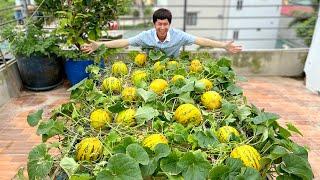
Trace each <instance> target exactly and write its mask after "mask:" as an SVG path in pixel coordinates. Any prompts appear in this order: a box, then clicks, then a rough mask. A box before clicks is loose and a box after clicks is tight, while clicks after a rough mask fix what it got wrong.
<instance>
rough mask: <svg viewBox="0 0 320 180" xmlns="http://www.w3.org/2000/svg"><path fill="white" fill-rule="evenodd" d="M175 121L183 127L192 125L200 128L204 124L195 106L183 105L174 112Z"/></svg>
mask: <svg viewBox="0 0 320 180" xmlns="http://www.w3.org/2000/svg"><path fill="white" fill-rule="evenodd" d="M174 119H175V120H176V121H177V122H179V123H181V124H183V125H187V124H190V123H191V124H194V125H196V126H198V125H199V124H200V123H201V122H202V115H201V111H200V110H199V109H198V108H197V107H196V106H194V105H193V104H182V105H180V106H179V107H178V108H177V109H176V111H175V112H174Z"/></svg>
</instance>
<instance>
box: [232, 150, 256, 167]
mask: <svg viewBox="0 0 320 180" xmlns="http://www.w3.org/2000/svg"><path fill="white" fill-rule="evenodd" d="M230 157H232V158H238V159H241V161H242V162H243V164H244V165H245V166H247V167H252V168H255V169H257V170H260V169H261V165H260V159H261V156H260V153H259V152H258V151H257V150H256V149H255V148H254V147H252V146H250V145H242V146H238V147H236V148H234V149H233V150H232V152H231V154H230Z"/></svg>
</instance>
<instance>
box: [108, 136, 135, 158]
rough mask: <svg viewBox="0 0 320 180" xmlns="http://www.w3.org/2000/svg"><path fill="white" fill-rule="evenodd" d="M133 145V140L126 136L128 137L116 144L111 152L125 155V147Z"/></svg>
mask: <svg viewBox="0 0 320 180" xmlns="http://www.w3.org/2000/svg"><path fill="white" fill-rule="evenodd" d="M133 143H135V141H134V139H133V138H132V137H131V136H128V137H125V138H123V140H122V141H121V142H120V143H119V144H117V145H116V146H115V147H114V148H113V149H112V151H113V152H114V153H115V154H116V153H124V154H125V153H126V151H127V147H128V146H129V145H130V144H133Z"/></svg>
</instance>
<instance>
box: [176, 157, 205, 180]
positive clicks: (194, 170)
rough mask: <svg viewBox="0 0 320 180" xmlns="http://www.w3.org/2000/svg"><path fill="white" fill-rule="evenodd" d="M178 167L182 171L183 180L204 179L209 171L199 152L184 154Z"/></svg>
mask: <svg viewBox="0 0 320 180" xmlns="http://www.w3.org/2000/svg"><path fill="white" fill-rule="evenodd" d="M178 166H180V168H182V169H183V171H182V176H183V177H184V179H185V180H201V179H206V178H207V176H208V174H209V170H210V169H211V165H210V163H209V162H208V160H207V159H206V158H205V157H204V156H203V154H202V153H201V152H199V151H196V152H187V153H185V154H184V155H183V157H182V158H181V159H180V160H179V162H178Z"/></svg>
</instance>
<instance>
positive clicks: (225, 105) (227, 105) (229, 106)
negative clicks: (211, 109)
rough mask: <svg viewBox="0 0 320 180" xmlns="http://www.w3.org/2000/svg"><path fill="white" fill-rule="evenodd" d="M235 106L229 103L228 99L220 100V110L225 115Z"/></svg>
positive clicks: (234, 108)
mask: <svg viewBox="0 0 320 180" xmlns="http://www.w3.org/2000/svg"><path fill="white" fill-rule="evenodd" d="M236 108H237V105H235V104H232V103H229V102H228V101H225V100H222V105H221V111H222V112H223V114H224V115H225V116H229V115H230V114H231V113H233V112H234V111H235V110H236Z"/></svg>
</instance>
